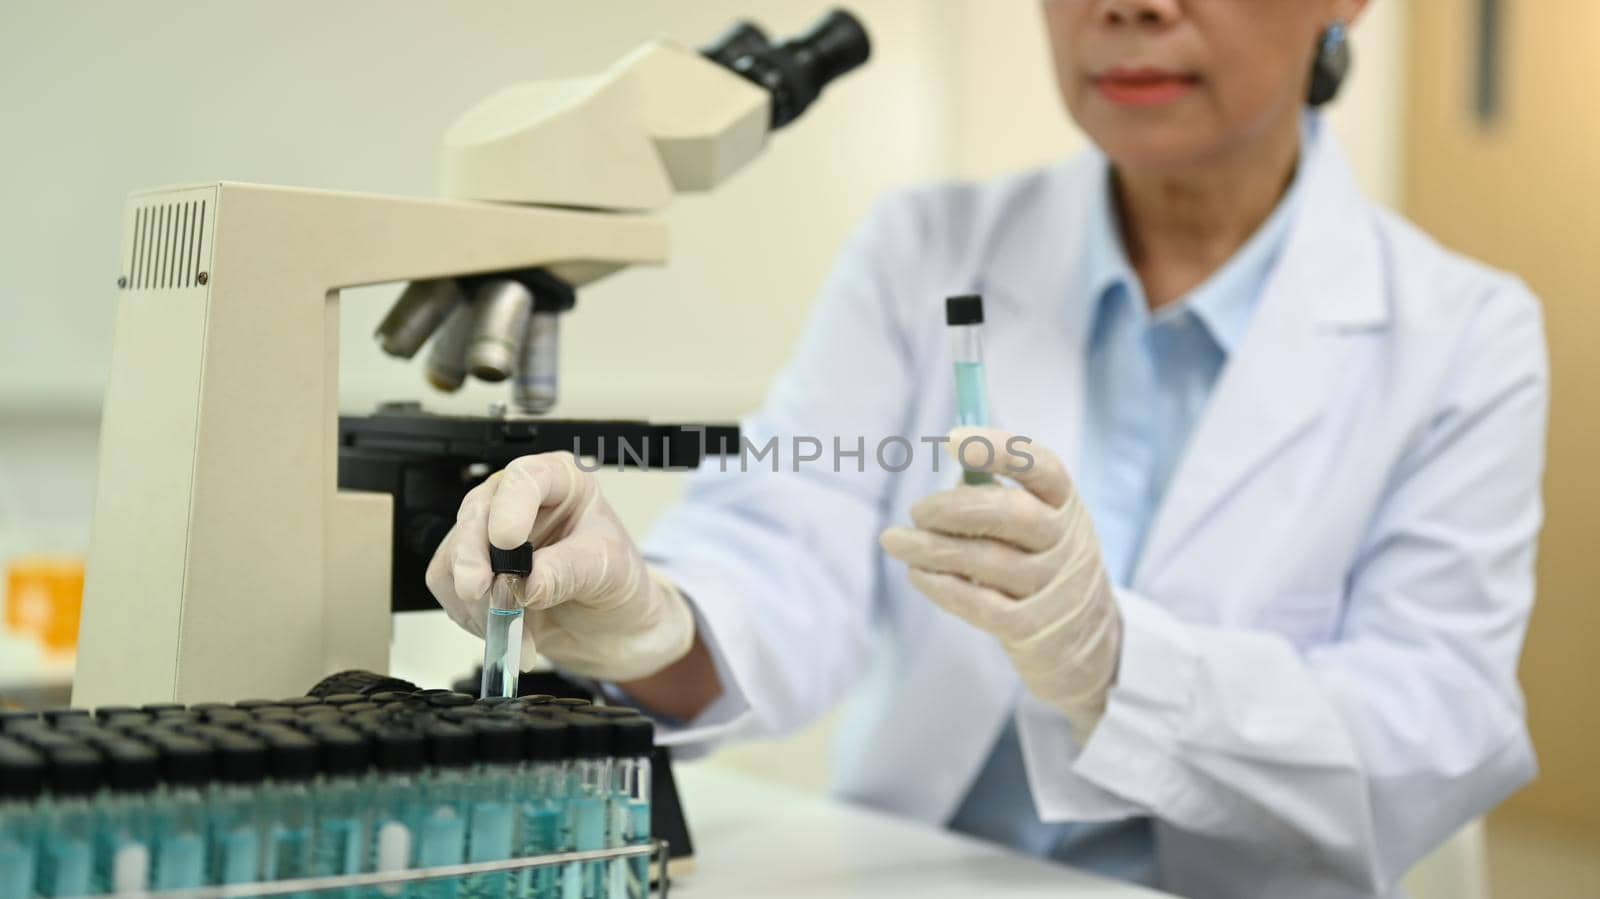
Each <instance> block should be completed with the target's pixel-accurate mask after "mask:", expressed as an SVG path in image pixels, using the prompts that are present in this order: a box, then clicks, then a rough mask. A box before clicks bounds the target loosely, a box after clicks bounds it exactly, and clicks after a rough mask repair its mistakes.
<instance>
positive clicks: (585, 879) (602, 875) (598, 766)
mask: <svg viewBox="0 0 1600 899" xmlns="http://www.w3.org/2000/svg"><path fill="white" fill-rule="evenodd" d="M566 720H567V724H568V726H569V727H570V728H571V735H572V753H573V756H574V759H573V767H572V772H571V776H570V779H569V780H568V795H569V797H570V798H569V805H568V808H569V814H570V816H571V821H572V824H571V828H572V848H573V849H575V850H578V851H579V852H584V851H590V850H595V849H604V848H606V845H607V843H608V842H609V833H610V829H611V828H610V824H611V804H612V801H613V799H612V783H611V780H612V778H611V758H610V753H611V722H610V721H607V720H606V719H605V718H600V717H596V716H593V715H583V714H569V715H567V719H566ZM565 875H566V876H565V878H564V880H565V882H564V884H563V886H564V889H565V893H566V895H567V896H575V895H580V896H582V899H606V897H607V896H608V895H609V880H608V878H607V875H606V863H605V862H583V863H582V864H580V865H577V866H575V867H574V866H569V870H568V871H566V872H565ZM574 887H576V890H574V889H573V888H574Z"/></svg>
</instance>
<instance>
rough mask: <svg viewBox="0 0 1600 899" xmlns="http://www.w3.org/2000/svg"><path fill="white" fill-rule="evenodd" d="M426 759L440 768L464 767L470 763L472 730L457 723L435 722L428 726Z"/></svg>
mask: <svg viewBox="0 0 1600 899" xmlns="http://www.w3.org/2000/svg"><path fill="white" fill-rule="evenodd" d="M427 737H428V761H430V762H432V763H433V764H434V765H436V766H438V767H440V768H464V767H466V766H468V765H471V764H472V760H473V756H474V755H475V750H476V748H477V747H476V741H475V740H473V738H472V731H470V730H467V729H466V728H464V727H462V726H461V725H459V724H450V723H447V722H443V721H440V722H436V723H434V724H431V725H429V726H428V729H427Z"/></svg>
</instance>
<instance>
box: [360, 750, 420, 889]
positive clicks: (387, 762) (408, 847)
mask: <svg viewBox="0 0 1600 899" xmlns="http://www.w3.org/2000/svg"><path fill="white" fill-rule="evenodd" d="M372 752H373V762H374V763H375V764H376V766H377V769H378V770H377V778H376V780H375V783H374V786H373V805H374V814H373V828H372V849H371V856H372V862H371V867H372V870H374V871H380V872H393V871H404V870H406V869H407V868H409V867H411V865H412V863H413V862H414V860H415V857H416V851H417V839H416V833H417V832H416V825H417V823H418V822H419V821H420V820H421V818H422V813H423V809H424V803H423V801H422V796H421V792H420V790H419V788H418V787H419V780H420V774H421V771H422V768H423V765H424V764H425V763H426V762H427V754H428V753H427V742H426V741H425V740H424V739H423V737H422V734H420V733H418V732H416V731H414V730H410V729H408V728H402V727H395V726H385V727H382V728H380V729H379V730H378V731H377V732H376V733H375V734H374V735H373V747H372ZM397 894H398V891H391V892H390V893H389V895H397ZM375 895H383V893H382V892H378V893H375Z"/></svg>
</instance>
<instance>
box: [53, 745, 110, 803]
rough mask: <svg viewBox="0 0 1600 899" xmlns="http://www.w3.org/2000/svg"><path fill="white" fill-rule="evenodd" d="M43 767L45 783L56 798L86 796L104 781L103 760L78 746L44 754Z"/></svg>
mask: <svg viewBox="0 0 1600 899" xmlns="http://www.w3.org/2000/svg"><path fill="white" fill-rule="evenodd" d="M45 764H46V765H47V766H48V774H47V775H46V782H47V783H48V784H49V786H50V792H51V793H53V794H55V795H56V796H88V795H90V794H92V793H94V792H95V791H96V790H98V789H100V785H101V784H102V783H103V782H104V778H105V760H104V759H102V758H101V757H100V753H99V752H96V751H95V750H93V749H90V748H89V747H87V746H84V745H83V744H81V743H77V744H72V745H70V746H60V747H56V748H54V749H50V750H48V751H46V752H45Z"/></svg>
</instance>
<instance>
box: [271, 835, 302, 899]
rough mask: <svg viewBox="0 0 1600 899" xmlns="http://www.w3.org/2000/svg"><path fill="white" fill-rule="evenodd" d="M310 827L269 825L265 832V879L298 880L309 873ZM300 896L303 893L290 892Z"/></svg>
mask: <svg viewBox="0 0 1600 899" xmlns="http://www.w3.org/2000/svg"><path fill="white" fill-rule="evenodd" d="M310 856H311V828H309V827H292V826H291V827H284V826H280V825H271V826H270V828H269V829H268V832H267V865H266V868H267V879H268V880H298V879H300V878H302V877H307V876H309V875H310V864H309V862H310ZM291 895H294V896H296V897H297V899H298V897H302V896H304V894H301V893H296V894H291Z"/></svg>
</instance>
